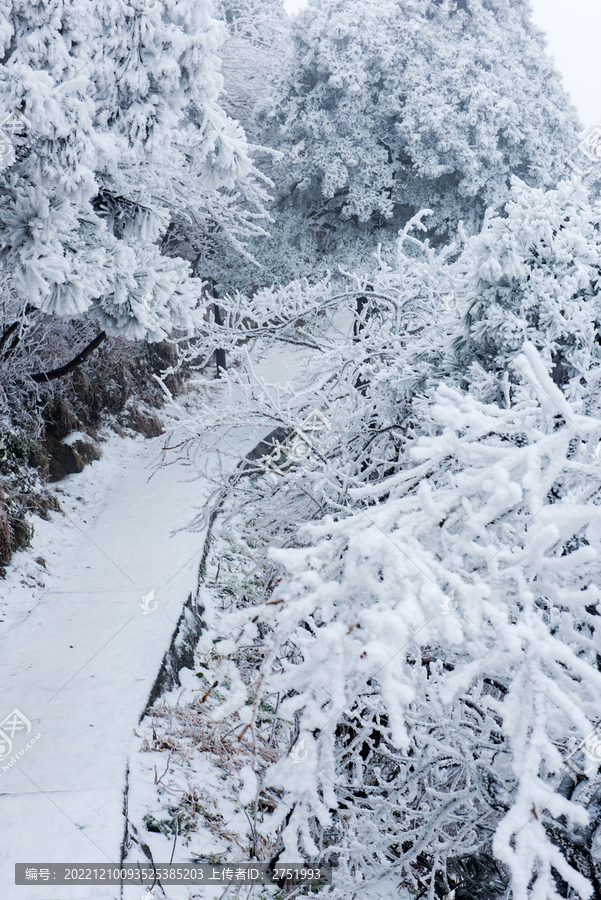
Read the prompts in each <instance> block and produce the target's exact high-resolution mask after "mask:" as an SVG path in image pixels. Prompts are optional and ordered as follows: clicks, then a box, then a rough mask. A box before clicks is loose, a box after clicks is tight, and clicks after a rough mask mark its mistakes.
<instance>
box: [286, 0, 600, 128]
mask: <svg viewBox="0 0 601 900" xmlns="http://www.w3.org/2000/svg"><path fill="white" fill-rule="evenodd" d="M377 2H378V0H374V3H377ZM531 3H532V8H533V10H534V20H535V22H536V23H537V24H538V25H539V26H540V27H541V28H542V29H543V30H544V31H545V32H546V33H547V39H548V41H549V52H550V53H551V55H552V56H553V57H554V59H555V66H556V68H557V69H559V71H560V72H561V73H562V75H563V79H564V85H565V88H566V90H567V91H568V92H569V93H570V95H571V97H572V102H573V103H574V104H575V105H576V106H577V107H578V111H579V113H580V118H581V119H582V121H583V123H584V124H585V125H586V126H587V127H588V128H590V127H592V126H593V125H598V124H601V53H600V52H599V38H601V0H531ZM306 5H307V0H284V6H285V7H286V9H287V11H288V12H298V10H299V9H302V8H303V7H304V6H306Z"/></svg>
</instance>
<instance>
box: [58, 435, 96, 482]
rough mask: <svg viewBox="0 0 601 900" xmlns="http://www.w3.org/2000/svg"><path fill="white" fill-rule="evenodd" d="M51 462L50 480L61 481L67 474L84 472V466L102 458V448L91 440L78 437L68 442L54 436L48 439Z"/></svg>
mask: <svg viewBox="0 0 601 900" xmlns="http://www.w3.org/2000/svg"><path fill="white" fill-rule="evenodd" d="M46 443H47V446H48V454H49V456H50V463H49V468H48V480H49V481H60V480H61V478H65V477H66V476H67V475H73V474H75V473H76V472H83V469H84V466H87V465H89V463H91V462H94V461H95V460H97V459H100V457H101V455H102V454H101V452H100V448H99V447H98V446H97V445H96V444H95V443H93V442H92V441H91V440H84V439H83V438H78V439H77V440H75V441H71V442H69V443H66V442H65V441H59V440H57V439H56V438H54V437H48V438H47V439H46Z"/></svg>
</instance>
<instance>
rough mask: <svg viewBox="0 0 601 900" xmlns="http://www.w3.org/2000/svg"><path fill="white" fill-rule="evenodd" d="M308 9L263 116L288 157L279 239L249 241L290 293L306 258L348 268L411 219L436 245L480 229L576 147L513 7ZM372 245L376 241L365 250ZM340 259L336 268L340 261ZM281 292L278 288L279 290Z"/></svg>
mask: <svg viewBox="0 0 601 900" xmlns="http://www.w3.org/2000/svg"><path fill="white" fill-rule="evenodd" d="M456 6H457V8H456V9H455V10H454V11H450V12H449V9H448V8H447V5H445V4H442V5H441V4H440V3H435V2H433V0H403V2H397V0H383V2H381V3H373V2H371V0H325V2H322V0H314V2H311V3H310V4H309V6H308V8H307V9H306V10H303V11H302V13H301V14H300V15H299V16H298V17H297V18H296V19H295V20H294V22H293V25H292V40H293V52H292V54H291V56H290V58H289V61H288V63H287V65H286V66H285V67H284V69H283V72H282V74H281V76H280V77H279V78H278V80H277V82H276V84H275V86H274V100H273V103H272V106H271V108H269V109H265V111H264V114H263V125H264V137H263V142H264V143H267V144H269V145H270V146H273V147H275V148H277V149H280V150H282V151H285V153H286V156H285V159H284V160H282V161H281V162H280V163H277V164H275V165H274V171H273V173H271V172H270V173H269V174H270V176H271V177H272V178H273V180H274V181H275V183H276V205H275V209H276V210H277V212H278V214H279V220H278V228H277V237H276V235H275V233H274V238H273V239H272V240H271V241H269V240H265V241H262V242H259V243H260V245H261V249H260V251H258V252H259V254H260V258H261V260H263V259H264V260H265V266H266V267H267V268H269V267H270V266H272V267H273V270H274V272H277V273H278V275H279V274H280V270H281V269H282V268H283V264H282V262H281V260H280V258H279V256H281V253H280V251H281V246H282V243H283V242H285V244H286V246H287V248H288V249H287V255H288V257H289V268H288V275H289V277H290V278H292V277H298V276H299V274H302V265H303V261H304V260H305V259H307V258H309V259H311V260H312V261H313V260H315V261H316V262H318V263H320V260H321V263H320V265H321V268H322V269H324V268H326V267H328V266H330V268H334V267H335V265H336V263H342V264H344V265H347V266H352V265H353V264H352V263H350V262H349V259H352V255H353V253H354V255H355V259H356V260H357V259H361V263H362V262H363V260H362V254H363V253H364V252H365V249H366V248H365V245H366V244H367V245H368V252H371V247H370V245H371V244H373V243H375V240H376V239H377V240H385V238H386V235H387V234H390V235H391V236H392V238H393V239H394V236H395V235H396V233H397V231H398V229H399V227H401V226H402V225H404V223H405V222H406V221H407V219H408V218H410V217H411V216H412V215H414V214H415V213H416V212H417V211H418V210H420V209H423V208H429V209H431V210H432V211H433V216H432V219H431V220H430V223H429V224H430V226H431V227H432V228H433V229H434V230H435V233H436V234H437V235H439V236H442V235H444V234H447V233H449V232H453V231H454V230H455V228H456V226H457V223H458V222H459V221H460V220H463V221H464V223H465V225H466V228H467V229H468V231H469V232H471V233H474V232H475V231H477V230H478V229H479V227H480V223H481V221H482V219H483V216H484V213H485V210H486V209H487V208H488V207H490V206H492V207H494V208H497V209H498V208H500V207H501V206H502V205H503V204H504V203H505V201H506V200H507V199H508V197H509V189H510V178H511V176H512V175H517V176H518V177H520V178H521V179H522V180H524V181H525V182H526V183H527V184H529V185H532V186H536V187H546V186H552V185H553V184H554V183H555V182H556V181H557V179H558V177H560V175H561V173H562V171H563V170H564V167H565V160H566V156H567V154H568V153H569V152H570V151H571V150H572V149H573V147H574V146H575V145H576V143H577V140H578V138H577V135H578V131H579V126H578V121H577V117H576V112H575V110H574V108H573V107H572V106H571V104H570V102H569V99H568V97H567V94H566V93H565V91H564V90H563V87H562V85H561V80H560V76H559V74H558V73H557V71H556V70H555V69H554V68H553V64H552V61H551V59H550V57H549V56H548V55H547V53H546V52H545V41H544V38H543V35H542V32H541V31H540V30H539V29H538V28H537V27H536V26H535V25H534V23H533V22H532V19H531V13H530V6H529V3H528V2H526V0H495V2H489V0H470V2H469V3H461V4H458V5H456ZM374 236H378V237H376V238H375V239H374ZM345 257H346V258H345ZM277 280H280V281H283V280H287V279H286V278H285V277H283V278H282V277H280V278H279V279H277Z"/></svg>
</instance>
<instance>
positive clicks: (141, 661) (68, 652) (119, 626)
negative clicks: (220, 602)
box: [0, 347, 307, 900]
mask: <svg viewBox="0 0 601 900" xmlns="http://www.w3.org/2000/svg"><path fill="white" fill-rule="evenodd" d="M306 355H307V351H306V349H305V350H302V349H301V350H296V351H295V350H293V349H291V348H290V347H286V348H284V349H283V350H281V351H276V352H272V353H271V354H270V356H269V358H268V359H267V360H264V361H263V362H262V363H261V364H260V366H259V371H260V373H261V374H262V375H263V376H264V377H265V378H266V379H268V380H269V381H273V382H277V383H280V384H285V382H286V381H288V380H290V379H291V378H293V377H294V375H295V374H296V373H297V372H299V371H300V370H301V368H302V367H303V365H305V364H306ZM211 390H213V392H214V395H215V398H216V401H215V402H219V401H218V398H219V393H220V388H219V387H215V388H211ZM194 396H195V393H194V391H191V392H190V393H189V394H188V395H187V399H186V401H185V402H184V403H183V405H184V406H185V407H188V410H190V409H193V404H194ZM167 424H170V423H167ZM171 424H175V422H174V420H172V422H171ZM261 436H262V433H261V430H260V429H259V430H258V431H257V430H256V429H246V430H244V429H230V433H229V435H227V437H228V438H229V439H230V440H236V441H237V442H238V445H239V447H240V455H241V456H243V455H244V454H245V453H247V452H248V451H249V450H250V449H251V448H252V447H253V446H254V445H255V444H256V443H257V441H258V440H259V439H260V437H261ZM162 442H163V438H156V439H154V440H145V439H143V438H142V437H140V436H136V437H126V438H119V437H117V436H116V435H114V434H110V435H107V436H106V440H105V441H104V443H103V458H102V459H101V460H99V461H98V462H94V463H93V464H92V465H90V466H87V467H86V469H85V470H84V471H83V472H82V473H81V474H78V475H71V476H69V477H68V478H66V479H64V480H63V481H61V482H60V483H58V484H57V485H56V486H55V487H54V490H55V491H56V493H57V496H58V499H59V501H60V503H61V506H62V508H63V511H64V515H61V514H59V513H53V514H52V515H51V519H50V521H48V522H45V521H42V520H39V519H34V520H33V522H34V526H35V536H34V539H33V542H32V547H31V549H30V550H28V551H23V552H21V553H18V554H17V555H16V557H15V558H14V561H13V565H12V566H11V568H10V569H9V572H8V574H7V579H6V581H3V582H2V584H1V589H2V599H1V602H0V619H1V620H2V621H1V622H0V684H1V685H2V695H1V701H2V702H1V707H0V722H2V721H3V720H8V721H6V722H5V724H4V725H3V726H2V725H0V728H2V730H3V731H4V735H5V737H7V738H8V739H10V740H12V747H10V746H6V744H5V750H4V751H3V750H1V749H0V753H1V754H2V756H5V753H6V756H5V758H3V759H1V760H0V804H1V825H0V897H1V898H2V900H13V898H14V900H16V898H19V900H29V898H36V900H38V898H39V900H89V898H94V900H115V898H117V897H118V896H119V889H118V888H103V887H92V886H90V887H68V886H60V887H52V886H51V885H42V884H40V883H39V882H38V883H36V884H35V885H34V884H32V885H31V886H16V885H15V884H14V864H15V863H16V862H21V863H27V862H32V863H37V864H38V865H39V864H40V863H45V862H46V863H47V862H63V863H68V862H74V863H80V864H81V863H92V862H95V863H100V862H105V863H108V862H112V863H118V862H119V846H120V843H121V840H122V838H123V828H124V818H123V791H124V782H125V771H126V766H127V761H128V753H129V751H130V747H131V737H132V730H133V729H135V727H136V725H137V722H138V719H139V717H140V714H141V713H142V711H143V709H144V707H145V704H146V701H147V699H148V695H149V693H150V690H151V688H152V685H153V683H154V680H155V678H156V675H157V673H158V670H159V668H160V665H161V661H162V658H163V655H164V653H165V650H166V649H167V647H168V645H169V642H170V639H171V635H172V633H173V630H174V627H175V624H176V622H177V620H178V618H179V615H180V612H181V609H182V605H183V603H184V602H185V600H186V598H187V596H188V594H189V592H190V591H193V590H194V589H195V587H196V575H197V568H198V563H199V559H200V555H201V550H202V546H203V542H204V537H205V535H204V533H196V534H195V533H190V532H186V531H178V532H177V533H176V534H173V532H174V531H175V530H176V529H179V528H181V527H182V526H183V525H185V524H186V523H187V522H188V521H189V520H190V519H191V518H193V516H194V515H195V514H196V513H197V512H198V509H199V508H202V506H203V504H204V502H205V501H206V499H207V497H208V496H209V494H210V493H211V492H212V490H213V486H212V485H211V484H210V483H208V482H207V481H206V480H205V479H199V478H198V476H197V472H196V471H195V470H194V469H192V468H191V467H190V464H189V462H188V461H187V460H186V459H181V460H179V461H178V462H176V463H174V464H173V465H171V466H168V467H165V468H162V469H159V470H158V471H154V466H153V462H154V461H156V458H157V455H158V454H159V452H160V449H161V447H162ZM231 465H232V467H233V466H234V465H235V461H232V462H231ZM151 475H152V477H150V476H151ZM36 559H43V560H44V562H45V567H44V565H43V564H42V563H41V562H36V561H35V560H36ZM151 591H154V600H153V599H152V598H149V599H148V600H147V602H146V607H147V608H149V609H153V611H152V612H145V609H144V606H143V598H144V597H148V594H149V593H150V592H151ZM155 604H156V608H155ZM14 710H18V711H19V713H20V714H21V715H22V716H23V717H25V719H26V720H27V721H24V720H21V721H18V720H14V719H13V717H12V715H11V714H12V713H13V711H14ZM11 723H12V724H11ZM19 726H20V727H19ZM2 737H3V736H2V735H0V740H1V739H2ZM28 744H30V746H28ZM7 751H10V752H7ZM15 754H17V756H16V757H15ZM19 754H20V755H19ZM142 896H143V894H142Z"/></svg>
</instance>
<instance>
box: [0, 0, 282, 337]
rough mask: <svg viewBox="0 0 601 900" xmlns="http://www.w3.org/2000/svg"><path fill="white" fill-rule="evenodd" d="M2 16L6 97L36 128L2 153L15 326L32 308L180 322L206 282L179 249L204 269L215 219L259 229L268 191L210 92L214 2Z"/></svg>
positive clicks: (75, 5) (137, 329) (187, 327)
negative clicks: (245, 204) (26, 142)
mask: <svg viewBox="0 0 601 900" xmlns="http://www.w3.org/2000/svg"><path fill="white" fill-rule="evenodd" d="M2 26H3V27H2V35H3V51H2V52H3V55H2V71H3V74H4V78H3V82H2V92H1V97H0V99H1V104H2V109H4V110H5V115H6V116H12V117H13V119H14V117H15V115H17V114H16V113H14V110H18V111H19V114H20V115H22V116H24V117H25V118H26V120H27V122H28V123H29V130H30V138H31V141H30V146H29V148H22V149H21V150H20V151H19V153H18V154H17V153H13V154H12V155H11V154H10V152H9V154H8V155H7V156H5V164H6V165H5V170H4V172H3V173H2V176H3V177H2V183H1V185H0V192H1V193H2V204H1V206H0V240H1V242H2V249H1V255H0V259H1V262H2V265H3V266H4V268H5V270H6V272H7V274H8V276H9V278H10V281H11V290H12V291H13V293H14V294H15V295H16V296H17V298H18V299H19V300H20V302H21V306H22V312H23V319H22V321H21V325H20V327H22V326H24V325H26V324H27V323H28V322H30V321H31V320H32V317H33V318H35V317H36V316H38V314H39V313H42V314H45V315H51V316H58V317H68V318H73V317H81V316H84V317H87V318H89V319H90V318H91V319H93V320H95V321H96V322H98V323H99V325H100V326H101V328H102V329H103V333H108V334H112V335H121V336H124V337H126V338H129V339H142V338H144V339H147V340H150V341H158V340H162V339H164V338H165V337H166V335H167V334H169V333H170V332H171V331H172V330H173V329H174V328H177V329H181V330H184V331H191V330H192V329H193V328H194V325H195V323H196V322H197V320H198V315H199V312H198V311H196V307H197V306H198V303H199V297H200V293H201V284H200V282H199V281H198V280H195V279H193V278H192V277H191V271H190V260H191V259H194V260H195V262H196V266H197V269H198V268H199V267H200V269H202V249H203V241H204V242H205V243H206V235H207V233H211V232H213V231H217V232H219V235H220V240H222V241H224V242H227V241H230V242H233V243H234V245H235V246H236V247H237V248H238V249H239V250H242V249H243V239H244V237H245V236H246V237H247V236H248V235H249V234H251V233H253V232H257V231H258V232H259V233H260V232H261V231H262V229H261V228H260V227H258V225H257V224H256V222H254V221H253V219H256V217H257V216H260V215H261V214H262V210H261V197H265V196H266V195H265V194H264V192H263V191H262V189H261V188H260V187H259V185H258V183H257V181H256V178H255V175H254V169H253V166H252V162H251V160H250V159H249V157H248V154H247V145H246V139H245V136H244V134H243V132H242V130H241V128H240V127H239V126H238V125H237V124H236V123H235V122H233V121H232V120H230V119H228V117H227V115H226V114H225V112H224V111H223V109H222V108H221V106H220V105H219V95H220V92H221V90H222V86H223V83H222V78H221V75H220V73H219V59H218V56H217V53H218V48H219V45H220V43H221V41H222V39H223V37H224V33H223V30H222V28H221V26H220V25H219V24H218V23H217V22H216V20H214V19H213V18H212V16H211V5H210V2H209V0H204V2H201V3H193V2H185V3H181V2H176V0H164V2H162V3H161V4H160V9H159V7H158V5H155V6H154V7H153V6H151V5H149V4H147V3H141V2H137V0H134V2H132V4H131V5H127V4H123V3H121V2H119V0H99V2H98V3H96V4H93V5H92V6H90V4H88V3H86V2H83V0H69V2H58V0H50V2H48V3H45V2H44V3H42V2H34V3H30V2H21V0H14V2H12V3H11V4H10V5H9V8H8V11H6V7H5V10H4V11H3V12H2ZM32 34H35V35H37V36H38V37H39V40H36V41H33V40H32V39H31V38H30V35H32ZM19 121H20V120H19ZM15 142H18V135H16V136H15ZM240 195H242V196H243V197H246V199H247V200H250V203H251V205H252V204H254V209H253V215H249V214H248V213H246V212H244V210H241V209H240V208H239V203H238V197H239V196H240ZM183 220H186V222H187V226H188V232H189V233H190V237H191V238H192V240H190V241H189V243H188V245H186V246H184V243H185V242H184V241H182V240H181V239H180V240H179V243H178V240H177V239H178V226H180V225H181V223H182V221H183ZM180 231H181V227H180ZM196 237H197V239H196V242H195V241H194V238H196ZM174 244H177V246H176V247H175V250H176V251H178V250H180V251H182V252H181V253H180V254H179V257H178V256H177V255H175V254H174V252H173V245H174ZM190 248H191V249H190ZM169 253H171V255H168V254H169ZM182 255H183V256H187V259H183V258H181V256H182ZM7 327H8V328H10V327H12V325H11V323H8V325H7Z"/></svg>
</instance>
